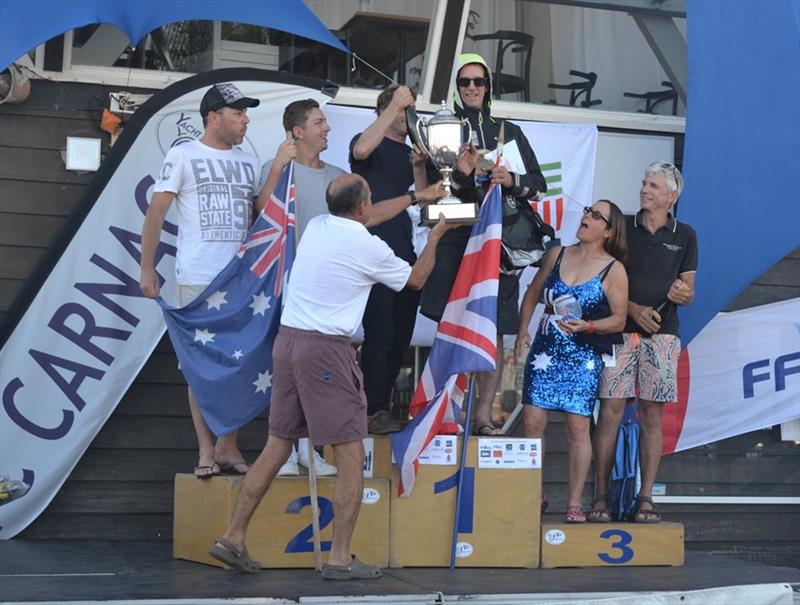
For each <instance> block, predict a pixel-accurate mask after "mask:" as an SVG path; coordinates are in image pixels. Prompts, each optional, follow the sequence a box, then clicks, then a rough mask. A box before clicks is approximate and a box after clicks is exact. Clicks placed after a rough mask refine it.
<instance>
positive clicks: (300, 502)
mask: <svg viewBox="0 0 800 605" xmlns="http://www.w3.org/2000/svg"><path fill="white" fill-rule="evenodd" d="M307 506H311V496H302V497H301V498H297V499H295V500H292V501H291V502H289V504H287V505H286V511H285V512H287V513H290V514H292V515H297V514H299V513H300V511H301V510H303V509H304V508H305V507H307ZM317 506H319V531H320V532H321V531H322V530H323V529H325V528H326V527H328V524H329V523H330V522H331V521H333V503H332V502H331V501H330V500H328V499H327V498H320V497H317ZM313 540H314V529H313V528H312V526H311V523H309V524H308V525H306V526H305V527H304V528H303V529H301V530H300V531H299V532H297V535H296V536H295V537H294V538H292V539H291V540H289V542H288V543H287V544H286V549H285V550H284V551H283V552H287V553H297V552H314V542H313ZM330 549H331V542H330V540H325V541H320V550H322V552H327V551H329V550H330Z"/></svg>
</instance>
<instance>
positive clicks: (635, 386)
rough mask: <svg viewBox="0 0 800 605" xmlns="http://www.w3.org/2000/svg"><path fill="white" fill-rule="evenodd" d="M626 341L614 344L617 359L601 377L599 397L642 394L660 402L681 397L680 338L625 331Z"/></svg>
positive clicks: (670, 401) (673, 400) (627, 397)
mask: <svg viewBox="0 0 800 605" xmlns="http://www.w3.org/2000/svg"><path fill="white" fill-rule="evenodd" d="M623 338H624V340H625V342H624V343H623V344H622V345H617V346H615V347H614V351H615V353H616V358H617V362H616V365H615V366H614V367H610V368H609V367H607V368H605V369H604V370H603V374H602V376H601V377H600V388H599V390H598V394H597V396H598V398H600V399H630V398H632V397H636V393H637V391H638V394H639V397H640V398H641V399H645V400H647V401H655V402H658V403H672V402H675V401H677V400H678V357H680V354H681V341H680V339H679V338H678V337H677V336H675V335H673V334H654V335H653V336H651V337H650V338H642V337H641V336H640V335H639V334H637V333H631V334H623Z"/></svg>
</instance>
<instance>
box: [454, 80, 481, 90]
mask: <svg viewBox="0 0 800 605" xmlns="http://www.w3.org/2000/svg"><path fill="white" fill-rule="evenodd" d="M488 81H489V80H487V79H486V78H458V79H457V80H456V84H458V85H459V86H460V87H461V88H467V87H468V86H469V83H470V82H472V83H473V84H475V86H477V87H478V88H483V87H484V86H486V84H487V82H488Z"/></svg>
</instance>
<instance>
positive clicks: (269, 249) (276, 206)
mask: <svg viewBox="0 0 800 605" xmlns="http://www.w3.org/2000/svg"><path fill="white" fill-rule="evenodd" d="M284 170H288V171H289V174H288V177H287V178H288V180H289V191H288V193H287V192H285V191H284V192H283V193H284V198H281V197H280V196H279V195H278V193H279V190H278V188H277V187H276V188H275V191H273V192H272V195H271V196H270V198H269V201H268V203H267V204H266V206H265V207H264V209H263V210H262V211H261V213H262V215H263V216H264V218H265V219H266V225H265V228H264V229H261V230H259V231H251V232H250V236H249V237H248V239H247V241H245V242H244V243H243V244H242V247H241V248H240V249H239V252H238V253H237V256H239V257H240V258H241V257H242V256H244V253H245V252H246V251H247V250H249V249H250V248H253V247H256V246H262V245H264V244H266V247H265V248H264V251H263V252H262V253H261V254H260V255H259V257H258V258H257V259H256V260H255V262H254V263H253V264H252V265H250V270H251V271H252V272H253V273H255V274H256V276H257V277H263V276H264V274H266V272H267V271H269V270H270V269H271V268H272V266H273V265H274V264H275V263H276V262H277V263H278V275H281V276H283V275H284V266H285V261H286V254H285V250H286V238H287V236H288V233H289V229H290V228H291V229H292V230H294V228H295V227H296V225H295V216H294V198H295V190H294V162H289V165H288V166H287V167H286V168H285V169H284ZM283 281H284V280H283V279H276V280H275V296H280V295H281V292H282V290H283Z"/></svg>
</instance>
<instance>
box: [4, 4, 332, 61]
mask: <svg viewBox="0 0 800 605" xmlns="http://www.w3.org/2000/svg"><path fill="white" fill-rule="evenodd" d="M189 20H222V21H234V22H238V23H251V24H254V25H262V26H264V27H268V28H270V29H277V30H280V31H284V32H288V33H291V34H295V35H298V36H302V37H304V38H308V39H310V40H316V41H317V42H322V43H323V44H327V45H328V46H332V47H333V48H336V49H338V50H341V51H343V52H347V49H346V48H345V47H344V46H342V44H341V42H339V41H338V40H337V39H336V38H335V37H334V36H333V34H331V32H330V31H328V29H326V27H325V25H324V24H323V23H322V22H321V21H320V20H319V19H318V18H317V17H316V15H314V13H312V12H311V10H309V8H308V7H307V6H306V5H305V4H303V2H302V0H258V1H255V0H251V1H247V0H244V1H240V2H212V1H210V0H192V1H191V2H189V1H177V2H176V1H172V2H164V1H163V0H136V1H132V0H113V1H112V0H93V1H92V0H85V1H80V0H63V1H60V2H52V1H50V2H39V1H31V2H22V1H21V0H2V1H0V70H3V69H5V68H6V67H8V66H9V65H10V64H11V63H12V62H13V61H16V60H17V59H19V58H20V57H21V56H22V55H24V54H25V53H27V52H28V51H29V50H31V49H33V48H36V47H37V46H38V45H39V44H42V43H44V42H47V41H48V40H50V39H51V38H54V37H56V36H58V35H60V34H63V33H64V32H66V31H69V30H71V29H75V28H78V27H83V26H84V25H91V24H93V23H108V24H111V25H114V26H116V27H117V28H118V29H119V30H120V31H123V32H125V34H126V35H127V36H128V38H129V39H130V40H131V42H133V43H134V44H135V43H137V42H138V41H139V40H141V39H142V38H144V37H145V36H146V35H147V34H148V33H149V32H151V31H153V30H154V29H157V28H158V27H160V26H162V25H164V24H167V23H174V22H176V21H189Z"/></svg>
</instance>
